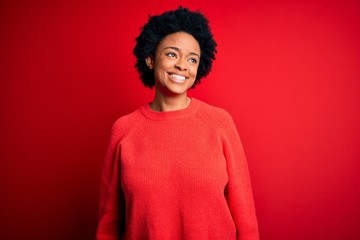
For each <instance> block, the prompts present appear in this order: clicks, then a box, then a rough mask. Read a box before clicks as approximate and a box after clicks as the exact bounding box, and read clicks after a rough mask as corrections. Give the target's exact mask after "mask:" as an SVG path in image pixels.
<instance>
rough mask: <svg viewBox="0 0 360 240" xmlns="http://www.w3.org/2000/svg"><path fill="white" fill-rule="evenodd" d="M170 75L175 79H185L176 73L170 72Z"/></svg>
mask: <svg viewBox="0 0 360 240" xmlns="http://www.w3.org/2000/svg"><path fill="white" fill-rule="evenodd" d="M170 76H171V77H172V78H175V79H178V80H185V79H186V78H185V77H184V76H181V75H177V74H171V75H170Z"/></svg>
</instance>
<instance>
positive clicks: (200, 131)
mask: <svg viewBox="0 0 360 240" xmlns="http://www.w3.org/2000/svg"><path fill="white" fill-rule="evenodd" d="M101 181H102V182H101V196H100V219H99V225H98V230H97V239H98V240H105V239H126V240H142V239H144V240H145V239H151V240H153V239H154V240H160V239H161V240H163V239H170V240H192V239H194V240H202V239H203V240H205V239H206V240H209V239H219V240H220V239H221V240H224V239H226V240H232V239H234V240H235V239H238V240H239V239H241V240H258V239H259V236H258V225H257V220H256V215H255V208H254V201H253V195H252V190H251V184H250V178H249V173H248V167H247V163H246V159H245V155H244V151H243V148H242V145H241V141H240V138H239V135H238V133H237V130H236V127H235V125H234V122H233V120H232V118H231V117H230V115H229V114H228V113H227V112H226V111H225V110H223V109H220V108H216V107H213V106H210V105H208V104H206V103H204V102H202V101H200V100H197V99H195V98H192V101H191V103H190V105H189V106H188V107H187V108H186V109H182V110H177V111H170V112H155V111H152V110H151V109H150V107H149V105H144V106H142V107H140V108H139V109H138V110H136V111H135V112H133V113H131V114H129V115H126V116H124V117H121V118H120V119H118V120H117V121H116V122H115V123H114V125H113V128H112V134H111V139H110V144H109V148H108V151H107V154H106V157H105V161H104V168H103V173H102V180H101Z"/></svg>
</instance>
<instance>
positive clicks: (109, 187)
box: [96, 124, 125, 240]
mask: <svg viewBox="0 0 360 240" xmlns="http://www.w3.org/2000/svg"><path fill="white" fill-rule="evenodd" d="M119 142H120V137H119V133H118V129H117V128H116V125H115V124H114V126H113V128H112V132H111V138H110V142H109V145H108V149H107V152H106V155H105V160H104V163H103V170H102V175H101V182H100V208H99V222H98V228H97V232H96V239H97V240H115V239H121V235H122V233H123V230H124V228H125V200H124V196H123V192H122V190H121V184H120V162H119V161H120V160H119V158H120V151H121V149H120V144H119Z"/></svg>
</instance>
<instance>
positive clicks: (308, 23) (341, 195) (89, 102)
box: [0, 0, 360, 240]
mask: <svg viewBox="0 0 360 240" xmlns="http://www.w3.org/2000/svg"><path fill="white" fill-rule="evenodd" d="M180 4H181V5H183V6H184V7H189V8H191V9H193V10H197V9H200V10H201V11H202V12H203V13H204V14H205V15H206V16H207V17H208V18H209V20H210V24H211V26H212V29H213V32H214V35H215V38H216V40H217V42H218V45H219V46H218V55H217V60H216V61H215V63H214V67H213V71H212V73H211V74H210V76H209V77H208V78H206V79H204V80H203V82H202V84H201V85H200V86H198V87H197V88H196V89H195V90H193V91H191V95H192V96H194V97H196V98H199V99H202V100H204V101H206V102H208V103H210V104H213V105H216V106H219V107H223V108H225V109H226V110H228V111H229V112H230V113H231V115H232V116H233V118H234V120H235V123H236V125H237V127H238V130H239V133H240V136H241V138H242V141H243V145H244V148H245V151H246V154H247V157H248V162H249V168H250V173H251V177H252V182H253V190H254V197H255V201H256V207H257V213H258V219H259V226H260V233H261V238H262V239H263V240H274V239H276V240H289V239H290V240H297V239H299V240H300V239H307V240H319V239H327V240H335V239H336V240H338V239H347V240H355V239H360V228H359V223H360V219H359V218H360V217H359V216H360V204H359V202H360V192H359V190H360V187H359V184H360V177H359V174H360V171H359V170H360V124H359V123H360V97H359V94H360V68H359V62H360V28H359V22H360V21H359V20H360V17H359V12H360V4H359V2H358V1H340V0H339V1H295V0H294V1H292V0H290V1H285V0H284V1H279V0H277V1H236V0H233V1H213V2H211V1H199V0H193V1H166V0H158V1H155V0H154V1H145V0H139V1H130V2H127V3H123V1H98V2H95V1H91V2H89V1H56V2H54V1H31V2H30V1H29V2H26V1H22V2H19V1H8V2H7V3H6V2H4V1H2V3H1V7H0V20H1V30H0V31H1V40H0V42H1V46H0V51H1V52H0V59H1V62H0V63H1V66H0V74H1V75H0V91H1V92H0V100H1V105H0V106H1V116H0V119H1V120H0V123H1V124H0V131H1V132H0V133H1V142H0V143H1V144H0V145H1V151H0V154H1V156H0V157H1V161H0V169H1V170H0V171H1V175H0V178H1V179H0V186H1V189H0V192H1V200H0V206H1V208H0V210H1V212H0V218H1V219H0V220H1V223H0V228H1V229H0V238H1V239H3V240H13V239H38V240H40V239H51V240H57V239H93V238H94V233H95V228H96V224H97V211H98V194H99V179H100V169H101V165H102V160H103V156H104V153H105V148H106V145H107V142H108V137H109V132H110V128H111V125H112V123H113V122H114V121H115V120H116V119H117V118H118V117H120V116H121V115H124V114H126V113H129V112H130V111H132V110H134V109H136V108H137V107H139V106H140V105H141V104H144V103H146V102H148V101H150V100H151V99H152V94H153V92H152V90H149V89H146V88H145V87H143V86H142V84H141V82H140V80H139V79H138V75H137V73H136V71H135V69H134V63H135V58H134V57H133V55H132V49H133V47H134V44H135V41H134V39H135V37H136V36H137V35H138V34H139V31H140V27H141V26H142V25H143V24H144V23H145V22H146V21H147V16H148V14H150V15H154V14H159V13H161V12H163V11H164V10H168V9H174V8H176V7H177V6H179V5H180ZM184 124H186V123H184Z"/></svg>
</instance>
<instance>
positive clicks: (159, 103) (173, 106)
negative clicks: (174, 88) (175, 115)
mask: <svg viewBox="0 0 360 240" xmlns="http://www.w3.org/2000/svg"><path fill="white" fill-rule="evenodd" d="M190 102H191V99H190V98H189V97H188V96H187V95H186V94H184V95H178V96H163V95H160V94H155V98H154V100H153V101H152V102H151V103H150V108H151V109H152V110H154V111H157V112H168V111H176V110H181V109H185V108H187V107H188V106H189V104H190Z"/></svg>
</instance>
